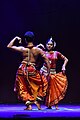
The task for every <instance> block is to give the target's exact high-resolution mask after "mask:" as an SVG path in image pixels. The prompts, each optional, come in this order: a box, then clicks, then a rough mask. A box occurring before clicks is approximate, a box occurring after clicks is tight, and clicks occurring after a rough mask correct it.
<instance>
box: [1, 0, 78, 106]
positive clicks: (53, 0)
mask: <svg viewBox="0 0 80 120" xmlns="http://www.w3.org/2000/svg"><path fill="white" fill-rule="evenodd" d="M28 30H31V31H33V32H34V33H35V41H36V43H35V44H38V43H43V44H44V45H45V42H46V40H47V39H48V38H49V37H50V36H51V35H52V36H53V38H54V39H55V41H56V43H57V46H56V48H55V49H56V50H58V51H59V52H61V53H63V54H64V55H65V56H66V57H67V58H68V59H69V62H68V64H67V66H66V74H67V77H68V89H67V93H66V96H65V98H64V100H62V103H70V104H72V103H76V104H77V103H80V57H79V56H80V53H79V51H80V44H79V41H80V1H79V0H0V103H15V102H18V101H17V97H16V95H15V93H14V91H13V88H14V81H15V75H16V70H17V68H18V66H19V64H20V61H21V58H20V57H21V56H20V55H19V54H17V53H16V52H12V51H11V50H9V49H8V48H7V47H6V46H7V44H8V43H9V42H10V40H11V39H13V38H14V37H15V36H19V37H21V38H23V36H24V33H25V32H26V31H28Z"/></svg>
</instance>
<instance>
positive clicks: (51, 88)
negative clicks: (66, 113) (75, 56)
mask: <svg viewBox="0 0 80 120" xmlns="http://www.w3.org/2000/svg"><path fill="white" fill-rule="evenodd" d="M67 86H68V81H67V77H66V75H63V74H62V72H59V73H56V74H51V75H50V80H49V84H48V89H47V95H46V102H45V104H46V106H48V107H49V106H53V105H55V104H58V102H59V101H60V100H62V99H63V98H64V96H65V94H66V90H67Z"/></svg>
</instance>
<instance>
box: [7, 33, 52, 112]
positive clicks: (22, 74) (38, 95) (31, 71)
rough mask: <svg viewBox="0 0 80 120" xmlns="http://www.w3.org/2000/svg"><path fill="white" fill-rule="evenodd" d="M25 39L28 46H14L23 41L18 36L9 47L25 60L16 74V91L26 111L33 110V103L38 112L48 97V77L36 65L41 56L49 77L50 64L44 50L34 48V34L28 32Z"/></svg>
mask: <svg viewBox="0 0 80 120" xmlns="http://www.w3.org/2000/svg"><path fill="white" fill-rule="evenodd" d="M24 38H25V39H24V40H25V44H26V46H16V45H14V43H15V41H16V40H18V42H19V43H21V42H22V39H21V38H20V37H18V36H16V37H15V38H13V39H12V40H11V41H10V43H9V44H8V45H7V47H8V48H11V49H13V50H15V51H19V52H20V53H21V54H22V56H23V60H22V62H21V64H20V66H19V68H18V70H17V72H16V80H15V85H14V91H15V92H16V93H17V95H18V99H19V100H22V101H23V102H25V105H26V108H25V110H32V105H31V104H33V103H35V104H36V105H37V107H38V110H41V106H40V101H42V99H43V97H44V96H45V95H46V89H47V86H48V82H47V80H46V77H44V75H41V74H40V72H39V71H38V70H37V69H36V63H37V62H38V61H37V59H38V57H39V56H41V57H42V59H43V60H44V62H45V64H46V65H47V72H48V75H49V70H50V64H49V60H48V59H47V57H46V56H45V54H44V52H43V51H42V49H40V48H37V47H36V46H34V43H33V42H34V33H33V32H32V31H27V32H26V33H25V35H24Z"/></svg>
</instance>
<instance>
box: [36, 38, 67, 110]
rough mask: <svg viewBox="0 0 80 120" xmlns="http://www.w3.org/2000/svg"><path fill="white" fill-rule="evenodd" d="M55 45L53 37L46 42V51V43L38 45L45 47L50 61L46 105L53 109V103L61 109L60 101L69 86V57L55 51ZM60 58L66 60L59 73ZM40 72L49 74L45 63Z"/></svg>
mask: <svg viewBox="0 0 80 120" xmlns="http://www.w3.org/2000/svg"><path fill="white" fill-rule="evenodd" d="M55 46H56V42H55V41H54V40H53V39H52V37H51V38H50V39H48V40H47V42H46V49H47V50H46V51H45V47H44V45H42V44H39V45H37V47H39V48H41V47H42V48H43V49H44V52H45V55H46V57H47V58H48V59H49V61H50V77H48V89H47V95H46V99H45V105H46V106H47V108H48V109H51V108H52V106H53V105H54V106H55V108H56V109H59V108H58V103H59V101H60V100H62V99H63V98H64V96H65V93H66V89H67V86H68V81H67V77H66V74H65V71H66V65H67V62H68V59H67V58H66V57H65V56H64V55H63V54H61V53H60V52H58V51H54V48H55ZM59 59H62V60H63V61H64V62H63V65H62V69H61V71H60V72H58V73H57V72H56V66H57V61H58V60H59ZM40 72H41V73H42V74H44V75H45V76H47V66H46V64H45V63H44V64H43V67H42V68H41V70H40Z"/></svg>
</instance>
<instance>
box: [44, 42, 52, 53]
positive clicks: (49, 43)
mask: <svg viewBox="0 0 80 120" xmlns="http://www.w3.org/2000/svg"><path fill="white" fill-rule="evenodd" d="M46 48H47V50H49V51H50V50H53V42H52V41H48V42H47V44H46Z"/></svg>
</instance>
